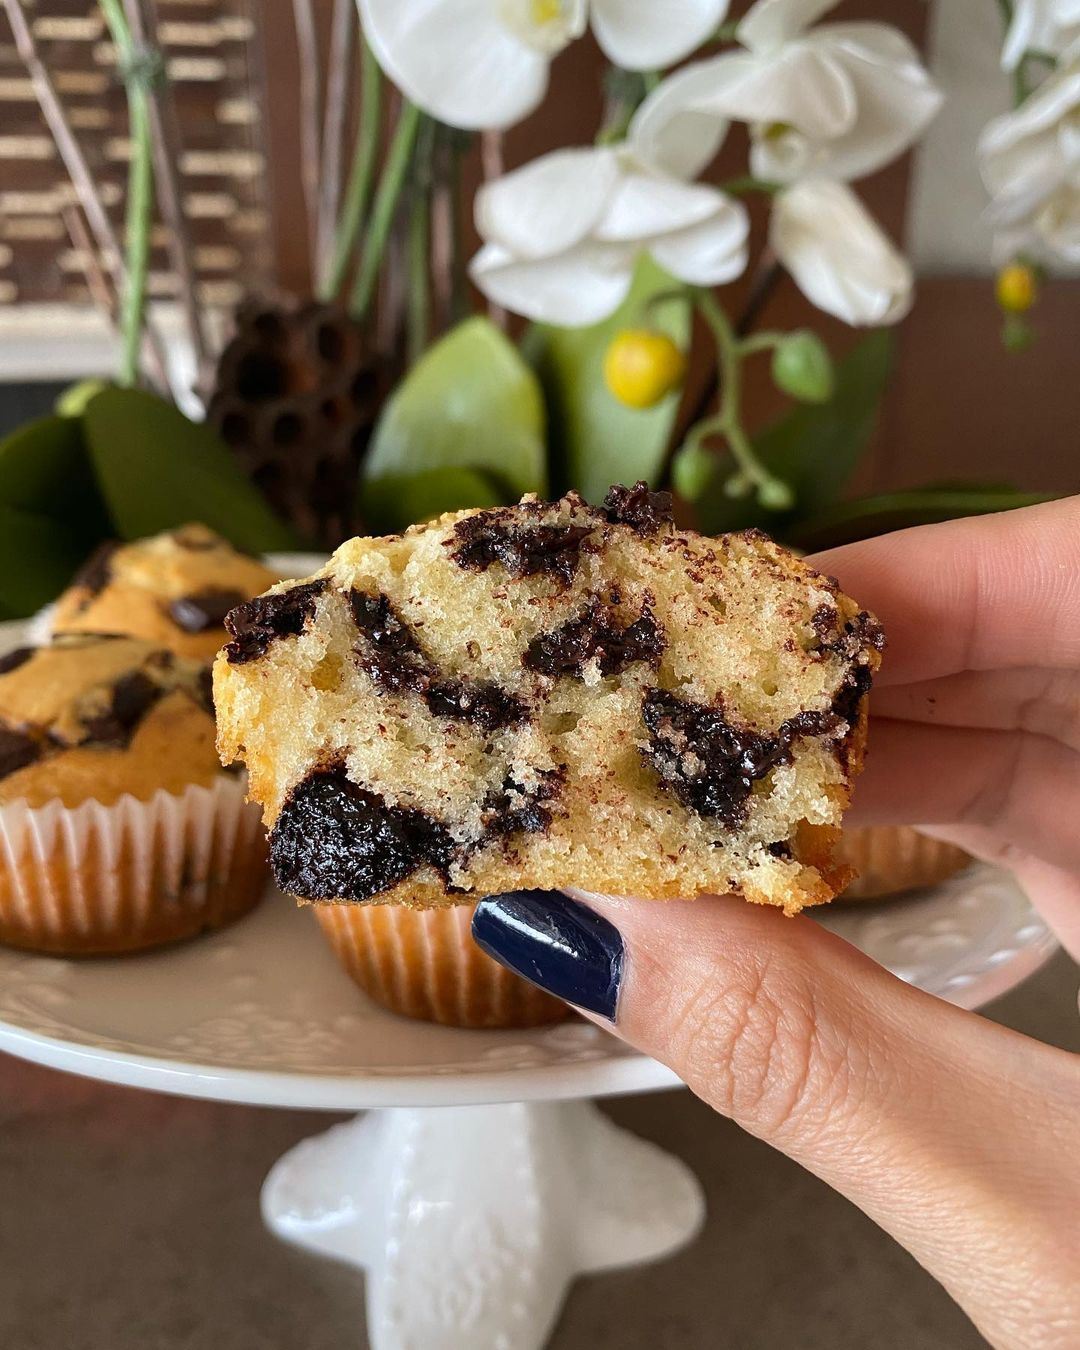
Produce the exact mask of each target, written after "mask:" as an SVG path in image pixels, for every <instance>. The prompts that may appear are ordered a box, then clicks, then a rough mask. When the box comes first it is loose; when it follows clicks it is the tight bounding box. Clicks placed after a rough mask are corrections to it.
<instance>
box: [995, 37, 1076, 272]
mask: <svg viewBox="0 0 1080 1350" xmlns="http://www.w3.org/2000/svg"><path fill="white" fill-rule="evenodd" d="M979 165H980V168H981V170H982V176H983V182H984V183H985V184H986V187H987V190H988V191H989V193H990V196H991V199H992V201H991V206H990V211H989V215H990V220H991V222H992V223H993V224H994V225H995V227H996V229H997V239H996V251H997V253H998V255H999V259H1000V260H1001V261H1005V260H1007V259H1008V258H1010V257H1014V256H1015V255H1016V254H1017V253H1021V252H1025V251H1028V252H1031V253H1033V254H1036V255H1042V256H1045V257H1047V258H1050V259H1053V258H1058V259H1061V260H1063V261H1065V262H1070V263H1077V262H1080V41H1077V42H1075V43H1074V44H1073V46H1072V47H1070V48H1069V49H1068V51H1067V52H1066V53H1065V54H1064V55H1063V57H1062V61H1061V65H1060V67H1059V69H1058V70H1056V71H1055V72H1054V74H1053V75H1051V76H1050V77H1049V78H1048V79H1046V80H1045V81H1044V82H1043V83H1042V84H1041V85H1040V86H1039V88H1038V89H1037V90H1036V91H1035V93H1034V94H1032V95H1031V97H1030V98H1027V99H1025V100H1024V102H1023V103H1022V104H1021V105H1020V106H1019V107H1018V108H1017V109H1015V110H1014V111H1013V112H1010V113H1006V114H1005V115H1004V116H1002V117H997V118H995V119H994V121H992V122H990V123H989V124H988V125H987V127H986V128H985V129H984V131H983V134H982V136H981V137H980V138H979Z"/></svg>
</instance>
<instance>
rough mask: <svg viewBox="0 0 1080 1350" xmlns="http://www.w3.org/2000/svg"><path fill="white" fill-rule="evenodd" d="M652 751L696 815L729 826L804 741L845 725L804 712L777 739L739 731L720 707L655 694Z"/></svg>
mask: <svg viewBox="0 0 1080 1350" xmlns="http://www.w3.org/2000/svg"><path fill="white" fill-rule="evenodd" d="M642 718H643V720H644V722H645V726H646V728H647V729H648V732H649V748H648V749H647V750H644V751H643V752H642V754H643V756H644V758H645V760H646V762H647V763H648V764H650V765H651V766H652V768H653V769H654V770H655V771H656V773H657V774H658V775H659V777H660V781H661V782H662V783H663V785H664V786H665V787H667V788H668V789H669V790H670V791H672V792H673V793H674V794H675V796H676V797H678V799H679V801H681V802H682V804H683V805H684V806H686V807H687V808H688V809H690V810H691V811H696V812H697V813H698V814H699V815H702V816H711V817H714V818H716V819H717V820H720V821H722V822H723V823H724V824H726V825H735V824H737V823H738V822H739V821H740V820H741V819H742V818H743V816H744V815H745V810H746V802H747V798H748V797H749V796H750V793H751V790H752V789H753V785H754V783H755V782H756V781H757V780H758V779H760V778H764V777H765V775H766V774H767V773H769V772H770V771H771V770H772V769H774V768H776V766H777V765H778V764H782V763H783V762H784V761H785V760H786V759H787V758H788V756H789V755H790V753H791V746H792V744H793V742H794V741H795V740H797V739H798V738H799V737H802V736H832V735H834V734H835V732H836V730H837V728H838V727H839V726H840V725H841V718H840V716H839V715H837V714H836V713H834V712H827V713H819V712H809V711H807V712H800V713H796V714H795V716H794V717H789V718H788V719H787V720H786V721H785V722H782V723H781V725H780V727H779V729H778V730H777V732H776V734H775V735H767V734H765V733H762V732H759V731H755V730H752V729H750V728H748V727H737V726H735V725H734V724H733V723H731V722H730V721H728V719H727V718H726V717H725V716H724V713H723V711H722V709H721V708H720V707H708V706H706V705H705V704H702V703H692V702H690V701H689V700H684V699H680V698H679V697H677V695H675V694H670V693H667V692H665V691H664V690H661V689H653V690H650V691H649V693H648V694H647V695H646V696H645V700H644V703H643V706H642Z"/></svg>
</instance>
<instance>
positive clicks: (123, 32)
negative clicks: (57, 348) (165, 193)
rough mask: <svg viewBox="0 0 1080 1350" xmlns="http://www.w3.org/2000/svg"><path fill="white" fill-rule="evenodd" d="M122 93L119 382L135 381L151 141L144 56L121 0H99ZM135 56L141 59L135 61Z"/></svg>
mask: <svg viewBox="0 0 1080 1350" xmlns="http://www.w3.org/2000/svg"><path fill="white" fill-rule="evenodd" d="M101 8H102V10H103V12H104V14H105V20H106V22H107V23H108V25H109V32H110V33H111V34H112V39H113V42H114V43H115V44H116V50H117V55H118V57H119V60H120V66H121V70H122V73H123V77H124V85H125V87H126V89H127V98H128V117H129V120H130V129H131V165H130V168H129V170H128V187H127V205H126V220H125V233H126V239H125V247H126V252H127V267H126V271H127V278H126V280H127V284H126V286H125V288H124V297H123V309H122V316H121V320H120V330H121V334H122V337H123V350H122V354H121V358H120V371H119V375H118V379H119V382H120V383H121V384H122V385H125V386H131V385H134V384H135V383H137V381H138V377H139V355H140V351H141V349H142V331H143V319H144V316H145V310H146V274H147V270H148V267H149V262H150V218H151V216H152V214H153V209H154V170H153V143H152V140H151V135H150V98H149V93H148V91H147V86H148V84H149V81H150V79H151V78H152V77H151V73H150V68H149V64H148V62H147V60H146V54H145V53H140V52H139V51H138V50H137V48H136V46H135V41H134V39H133V38H132V36H131V29H130V28H129V27H128V22H127V18H126V16H125V14H124V10H123V6H122V4H121V0H101ZM140 58H142V59H141V60H140Z"/></svg>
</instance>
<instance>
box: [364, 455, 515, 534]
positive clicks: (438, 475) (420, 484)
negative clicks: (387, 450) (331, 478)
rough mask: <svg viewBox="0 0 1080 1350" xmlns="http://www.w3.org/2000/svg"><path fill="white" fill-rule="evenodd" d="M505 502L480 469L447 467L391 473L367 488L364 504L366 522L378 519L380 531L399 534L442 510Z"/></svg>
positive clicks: (439, 513) (501, 494) (496, 485)
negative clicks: (408, 472)
mask: <svg viewBox="0 0 1080 1350" xmlns="http://www.w3.org/2000/svg"><path fill="white" fill-rule="evenodd" d="M505 501H506V496H505V494H504V493H502V492H501V491H500V490H499V487H498V484H496V483H493V482H492V480H491V479H490V478H489V477H488V476H487V475H486V474H485V473H482V472H481V471H480V470H479V469H466V468H461V467H454V466H450V465H447V467H446V468H443V469H427V470H425V471H424V472H423V473H416V474H403V473H400V474H399V473H391V474H387V475H386V476H385V477H384V478H377V479H376V480H375V481H374V482H373V483H371V484H369V486H368V491H367V495H366V497H365V501H364V505H365V509H366V511H367V512H368V516H369V519H372V520H378V522H379V528H380V529H385V530H391V531H398V530H404V529H407V528H408V527H409V526H410V525H415V524H417V523H419V522H420V521H424V520H431V519H432V517H434V516H438V515H441V514H442V513H443V512H444V511H462V510H464V509H465V508H466V507H469V506H499V505H502V504H503V503H505Z"/></svg>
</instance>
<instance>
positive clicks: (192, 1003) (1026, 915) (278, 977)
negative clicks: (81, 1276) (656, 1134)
mask: <svg viewBox="0 0 1080 1350" xmlns="http://www.w3.org/2000/svg"><path fill="white" fill-rule="evenodd" d="M309 562H310V560H308V559H305V560H304V563H305V566H306V567H307V570H310V567H309V566H308V564H309ZM300 570H303V569H300ZM24 635H25V625H22V624H4V625H0V651H3V650H7V649H9V648H10V647H13V646H16V645H18V643H19V642H20V641H22V640H24ZM821 922H823V923H824V924H825V925H826V926H827V927H828V928H831V929H832V930H833V931H834V932H837V933H839V934H841V936H843V937H845V938H847V939H848V940H849V941H851V942H854V943H855V944H856V945H857V946H859V947H861V948H862V949H863V950H864V951H866V952H867V953H868V954H869V955H870V956H872V957H873V958H874V959H875V960H877V961H879V962H881V963H882V964H883V965H885V966H887V967H889V969H891V970H893V971H894V972H895V973H896V974H897V975H899V976H900V977H901V978H903V979H906V980H908V981H909V982H911V983H913V984H917V985H919V986H920V987H921V988H923V989H926V990H928V991H929V992H931V993H934V994H938V995H940V996H941V997H943V998H947V999H949V1000H950V1001H951V1002H953V1003H956V1004H959V1005H960V1006H962V1007H967V1008H974V1007H978V1006H979V1005H980V1004H982V1003H985V1002H987V1001H988V1000H990V999H992V998H996V997H998V996H999V995H1001V994H1002V993H1004V992H1005V991H1006V990H1007V989H1009V988H1011V987H1012V986H1013V985H1015V984H1017V983H1019V982H1020V981H1021V980H1023V979H1025V978H1026V977H1027V976H1028V975H1030V974H1031V973H1032V972H1033V971H1035V970H1037V969H1038V968H1039V966H1040V965H1042V964H1043V962H1044V961H1046V960H1047V958H1048V957H1049V956H1050V955H1051V953H1052V952H1053V951H1054V948H1055V943H1054V940H1053V938H1052V936H1051V935H1050V934H1049V932H1048V931H1047V929H1046V927H1045V926H1044V925H1043V923H1042V922H1041V921H1040V920H1039V918H1038V917H1037V915H1036V914H1035V913H1034V912H1033V910H1032V909H1031V906H1030V905H1029V903H1028V901H1027V899H1026V897H1025V896H1024V895H1023V894H1022V892H1021V891H1020V890H1019V888H1018V887H1017V886H1016V884H1015V882H1014V881H1013V880H1012V879H1011V877H1009V876H1008V875H1007V874H1005V873H1003V872H1000V871H998V870H996V869H994V868H991V867H987V866H981V865H980V866H976V867H973V868H971V869H970V870H969V871H967V872H965V873H963V874H961V875H960V876H958V877H955V878H953V879H952V880H951V881H949V882H947V883H945V885H943V886H941V887H938V888H936V889H935V890H934V891H933V892H928V893H924V894H921V895H917V896H913V897H911V898H909V899H905V900H899V901H891V902H888V903H886V904H883V905H865V904H862V905H856V904H852V905H847V906H837V907H835V908H834V909H832V910H831V911H828V912H826V913H825V914H824V916H823V917H822V919H821ZM0 1049H3V1050H7V1051H10V1052H11V1053H12V1054H16V1055H21V1056H22V1057H23V1058H25V1059H32V1060H36V1061H38V1062H40V1063H43V1064H48V1065H52V1066H53V1067H55V1068H60V1069H66V1070H69V1071H72V1072H75V1073H82V1074H86V1075H88V1076H90V1077H95V1078H102V1079H106V1080H108V1081H110V1082H116V1083H125V1084H130V1085H132V1086H137V1087H146V1088H157V1089H159V1090H162V1091H166V1092H177V1093H183V1094H187V1095H189V1096H196V1097H215V1098H220V1099H225V1100H232V1101H243V1102H253V1103H259V1104H264V1105H273V1106H295V1107H308V1108H324V1109H342V1110H345V1109H360V1108H363V1107H379V1106H422V1105H431V1106H436V1105H466V1104H470V1103H479V1102H509V1101H539V1100H559V1099H566V1098H574V1097H585V1096H588V1097H597V1096H605V1095H610V1094H614V1093H621V1092H639V1091H647V1090H650V1089H655V1088H664V1087H674V1086H676V1085H677V1079H676V1078H675V1076H674V1075H673V1074H672V1073H671V1072H670V1071H669V1070H668V1069H666V1068H664V1067H663V1066H662V1065H659V1064H657V1063H655V1062H654V1061H653V1060H650V1059H647V1058H645V1057H644V1056H642V1055H639V1054H637V1053H636V1052H633V1051H630V1050H628V1049H626V1047H624V1046H623V1045H621V1044H620V1043H619V1042H618V1041H617V1040H616V1039H615V1038H614V1037H612V1036H609V1035H607V1034H606V1033H604V1032H602V1031H600V1030H599V1029H597V1028H596V1027H593V1026H592V1025H590V1024H586V1023H584V1022H580V1021H576V1020H575V1021H571V1022H568V1023H565V1024H563V1025H561V1026H557V1027H550V1028H543V1029H539V1030H535V1031H527V1032H516V1031H514V1032H511V1031H502V1032H498V1031H496V1032H480V1031H456V1030H451V1029H449V1028H444V1027H435V1026H429V1025H427V1024H425V1023H420V1022H411V1021H409V1020H407V1019H404V1018H399V1017H395V1016H393V1015H392V1014H390V1013H387V1012H384V1011H383V1010H382V1009H380V1008H377V1007H376V1006H375V1005H373V1004H371V1003H370V1002H369V1001H368V1000H367V999H366V998H365V997H364V996H363V995H362V994H361V993H360V991H359V990H358V989H356V987H355V986H354V985H353V984H352V983H351V981H350V980H349V979H348V977H347V976H346V975H345V974H344V972H343V971H342V970H341V969H340V967H339V966H338V964H337V961H336V959H335V958H334V956H333V955H332V953H331V952H330V950H329V948H328V947H327V946H326V944H325V942H324V940H323V938H322V936H321V934H320V932H319V930H318V928H317V926H316V924H315V921H314V918H313V917H312V915H311V914H310V913H308V912H306V911H304V910H299V909H297V908H296V907H295V906H293V905H292V904H291V903H290V902H289V901H287V900H286V899H285V898H284V897H282V896H281V895H279V894H278V893H276V892H275V893H273V894H271V895H270V896H268V898H267V900H266V902H265V903H264V904H263V905H262V907H261V908H260V909H259V910H258V911H257V912H256V913H255V914H253V915H251V916H250V917H249V918H247V919H245V920H243V921H242V922H241V923H239V924H237V925H236V926H235V927H233V928H230V929H228V930H227V931H225V932H222V933H218V934H215V935H213V936H211V937H207V938H202V939H199V940H198V941H195V942H192V943H188V944H186V945H183V946H180V947H175V948H171V949H168V950H165V951H162V952H157V953H151V954H148V955H144V956H136V957H123V958H117V959H111V960H83V961H65V960H58V959H55V958H51V957H44V956H34V955H29V954H26V953H22V952H17V951H13V950H5V949H3V948H0Z"/></svg>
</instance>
